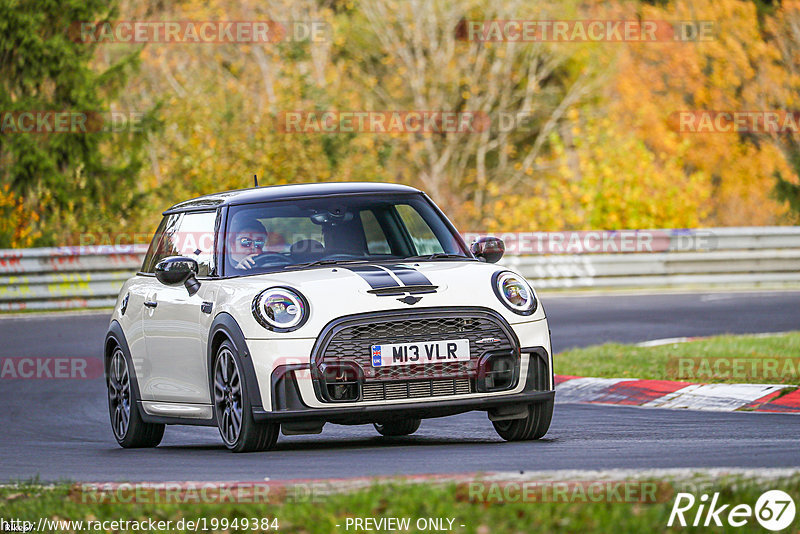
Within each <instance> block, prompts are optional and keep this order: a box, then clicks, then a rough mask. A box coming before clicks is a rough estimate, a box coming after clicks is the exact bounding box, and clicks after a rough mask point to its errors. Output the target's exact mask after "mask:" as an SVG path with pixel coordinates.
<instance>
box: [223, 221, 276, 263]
mask: <svg viewBox="0 0 800 534" xmlns="http://www.w3.org/2000/svg"><path fill="white" fill-rule="evenodd" d="M266 244H267V231H266V230H265V229H264V225H262V224H261V223H260V222H258V221H256V220H252V221H248V222H246V223H245V224H244V225H242V226H241V227H240V228H239V229H238V230H236V231H235V232H234V234H233V243H231V247H230V251H231V252H230V257H231V260H232V261H233V263H234V267H235V268H236V269H238V270H241V271H249V270H250V269H252V268H253V267H254V266H255V264H256V261H255V259H254V258H255V257H256V256H260V255H261V254H263V251H264V247H265V246H266Z"/></svg>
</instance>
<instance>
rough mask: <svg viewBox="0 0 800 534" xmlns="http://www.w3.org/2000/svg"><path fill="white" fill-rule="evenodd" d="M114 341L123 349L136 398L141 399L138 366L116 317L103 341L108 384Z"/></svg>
mask: <svg viewBox="0 0 800 534" xmlns="http://www.w3.org/2000/svg"><path fill="white" fill-rule="evenodd" d="M112 342H114V343H116V344H117V345H119V347H120V348H121V349H122V354H123V356H125V359H126V360H127V361H128V375H129V380H130V382H131V387H132V388H133V392H134V393H135V395H136V398H137V399H139V400H141V398H142V396H141V395H140V394H139V379H138V378H137V377H136V368H135V367H134V365H133V358H132V357H131V350H130V349H129V348H128V340H127V339H125V334H123V333H122V326H121V325H120V324H119V322H118V321H117V320H116V319H114V320H113V321H111V324H110V325H109V326H108V332H106V338H105V341H104V342H103V369H104V378H105V381H106V385H108V365H109V363H110V361H111V352H110V350H109V349H110V347H111V343H112Z"/></svg>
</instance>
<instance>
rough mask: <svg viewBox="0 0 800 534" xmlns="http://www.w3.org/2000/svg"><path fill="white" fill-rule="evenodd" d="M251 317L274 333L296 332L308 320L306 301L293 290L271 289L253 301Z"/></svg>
mask: <svg viewBox="0 0 800 534" xmlns="http://www.w3.org/2000/svg"><path fill="white" fill-rule="evenodd" d="M253 317H255V318H256V321H258V322H259V324H260V325H261V326H263V327H264V328H268V329H270V330H273V331H275V332H290V331H292V330H297V329H298V328H300V327H301V326H303V324H304V323H305V322H306V319H308V301H307V300H306V299H305V297H303V295H301V294H300V293H299V292H297V291H295V290H293V289H289V288H286V287H271V288H269V289H265V290H264V291H262V292H261V293H259V294H258V295H256V297H255V298H254V299H253Z"/></svg>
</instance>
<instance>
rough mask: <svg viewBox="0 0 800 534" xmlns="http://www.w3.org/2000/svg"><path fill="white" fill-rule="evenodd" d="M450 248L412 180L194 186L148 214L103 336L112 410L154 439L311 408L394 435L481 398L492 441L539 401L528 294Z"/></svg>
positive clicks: (300, 423)
mask: <svg viewBox="0 0 800 534" xmlns="http://www.w3.org/2000/svg"><path fill="white" fill-rule="evenodd" d="M503 251H504V247H503V243H502V241H500V240H499V239H496V238H491V237H485V238H482V239H479V240H478V241H477V242H475V243H473V244H472V245H471V247H469V248H468V247H467V246H466V245H465V243H464V241H463V240H462V239H461V237H460V236H459V234H458V233H457V232H456V230H455V228H454V227H453V225H452V224H451V223H450V222H449V221H448V220H447V218H446V217H445V216H444V214H442V212H441V211H440V210H439V209H438V208H437V207H436V205H434V203H433V202H432V201H431V200H430V199H429V198H428V197H427V196H426V195H425V194H424V193H422V192H421V191H418V190H416V189H413V188H410V187H406V186H400V185H391V184H378V183H327V184H306V185H287V186H276V187H261V188H254V189H245V190H240V191H230V192H225V193H219V194H215V195H209V196H205V197H201V198H197V199H194V200H189V201H186V202H182V203H180V204H176V205H175V206H173V207H172V208H170V209H168V210H167V211H165V212H164V218H163V220H162V222H161V224H160V226H159V227H158V230H157V231H156V234H155V236H154V237H153V241H152V243H151V245H150V248H149V250H148V252H147V255H146V256H145V258H144V263H143V265H142V270H141V272H139V273H137V274H136V276H134V277H133V278H131V279H130V280H128V281H127V282H125V284H124V286H123V287H122V290H121V291H120V294H119V298H118V300H117V304H116V307H115V309H114V314H113V316H112V318H111V324H110V326H109V329H108V333H107V335H106V338H105V368H106V378H107V384H108V401H109V410H110V415H111V425H112V428H113V431H114V436H115V437H116V439H117V441H118V442H119V444H120V445H121V446H123V447H154V446H156V445H158V443H159V442H160V441H161V438H162V436H163V434H164V426H165V425H168V424H184V425H208V426H216V427H218V428H219V432H220V435H221V436H222V440H223V441H224V442H225V445H226V446H227V447H228V448H229V449H231V450H233V451H236V452H244V451H255V450H265V449H269V448H271V447H273V446H274V445H275V443H276V441H277V439H278V432H279V429H280V430H282V431H283V433H284V434H286V435H292V434H315V433H319V432H321V431H322V427H323V425H324V424H325V423H326V422H329V423H335V424H344V425H354V424H369V423H372V424H374V425H375V428H376V430H377V431H378V432H379V433H381V434H382V435H384V436H401V435H407V434H411V433H413V432H414V431H416V430H417V428H419V425H420V420H421V419H424V418H430V417H441V416H447V415H454V414H458V413H462V412H467V411H471V410H482V411H485V412H488V415H489V419H490V420H491V421H492V424H493V425H494V428H495V429H496V430H497V433H498V434H499V435H500V436H501V437H502V438H504V439H506V440H529V439H537V438H540V437H541V436H543V435H544V434H545V433H546V432H547V429H548V427H549V426H550V420H551V417H552V413H553V398H554V385H553V365H552V363H553V359H552V355H551V349H550V332H549V330H548V327H547V320H546V318H545V314H544V310H543V309H542V307H541V305H539V303H538V301H537V298H536V295H535V293H534V292H533V290H532V289H531V288H530V286H529V285H528V283H527V282H526V281H525V279H524V278H523V277H522V276H520V275H519V274H517V273H515V272H514V271H512V270H510V269H507V268H504V267H498V266H496V265H494V263H495V262H497V261H498V260H499V259H500V257H501V256H502V254H503Z"/></svg>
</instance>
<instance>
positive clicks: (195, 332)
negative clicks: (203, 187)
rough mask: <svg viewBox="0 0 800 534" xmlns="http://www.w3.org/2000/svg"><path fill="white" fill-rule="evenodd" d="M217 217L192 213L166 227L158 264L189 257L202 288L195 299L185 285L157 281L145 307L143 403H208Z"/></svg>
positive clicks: (212, 213)
mask: <svg viewBox="0 0 800 534" xmlns="http://www.w3.org/2000/svg"><path fill="white" fill-rule="evenodd" d="M216 221H217V212H216V211H209V212H188V213H182V214H179V215H178V220H176V221H174V222H173V224H167V227H166V230H165V233H164V236H163V237H162V246H160V247H159V254H158V257H156V258H155V259H154V261H153V262H152V267H153V268H154V267H155V265H157V264H158V261H160V260H161V259H163V258H165V257H169V256H186V257H189V258H192V259H194V260H196V261H197V263H198V267H199V269H198V276H197V278H198V280H199V281H200V284H201V285H200V289H199V290H198V291H197V293H195V294H194V295H190V294H189V291H188V290H187V289H186V288H185V287H184V286H182V285H180V286H166V285H164V284H162V283H160V282H159V281H158V280H157V279H156V278H155V277H154V276H153V277H151V278H150V279H149V286H148V287H147V289H146V291H145V293H146V296H145V301H144V303H143V305H144V307H145V310H144V313H143V321H142V324H143V330H144V337H145V347H146V365H145V366H144V367H145V369H146V376H145V377H143V378H144V380H140V381H141V382H143V384H142V385H140V387H141V393H142V399H143V400H154V401H160V402H176V403H182V404H209V403H210V402H211V399H210V392H209V387H208V376H209V375H208V362H207V356H206V341H207V339H208V338H207V332H206V330H207V328H208V320H207V318H208V315H209V312H210V310H209V309H208V307H207V306H206V308H205V309H206V311H204V306H203V303H204V302H206V303H213V302H214V297H215V294H214V293H215V292H216V287H217V286H216V284H215V283H213V281H212V275H213V261H214V236H215V230H216Z"/></svg>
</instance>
